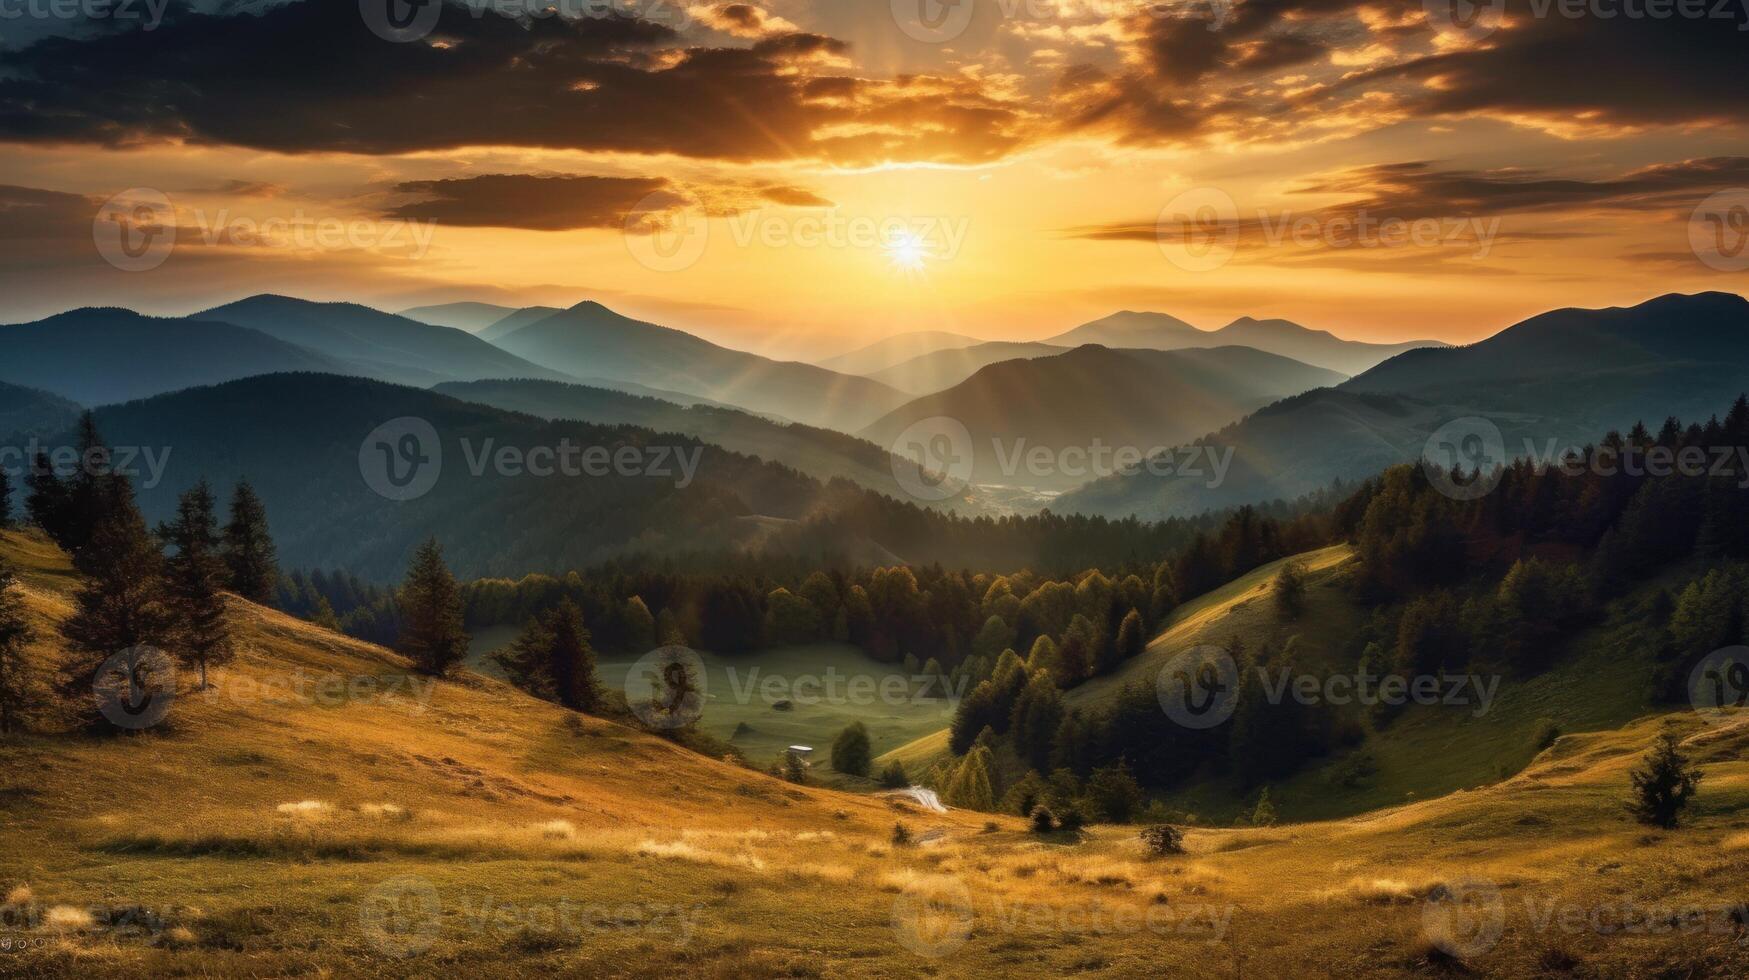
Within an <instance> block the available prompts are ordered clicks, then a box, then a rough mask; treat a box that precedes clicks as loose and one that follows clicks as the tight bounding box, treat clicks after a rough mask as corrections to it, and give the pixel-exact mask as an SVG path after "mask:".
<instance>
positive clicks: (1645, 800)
mask: <svg viewBox="0 0 1749 980" xmlns="http://www.w3.org/2000/svg"><path fill="white" fill-rule="evenodd" d="M1700 777H1701V773H1700V770H1699V769H1691V768H1689V765H1688V759H1687V758H1686V757H1685V756H1683V754H1682V753H1681V752H1680V751H1678V750H1677V745H1676V736H1675V735H1673V734H1671V733H1669V732H1665V733H1664V734H1663V735H1661V736H1659V738H1658V742H1657V744H1656V745H1654V746H1652V751H1650V752H1648V753H1647V754H1646V759H1645V762H1644V763H1643V764H1642V765H1641V766H1640V768H1638V769H1635V770H1634V771H1633V772H1631V773H1629V774H1628V778H1629V780H1631V781H1632V783H1633V787H1634V796H1633V799H1632V800H1630V801H1629V802H1628V805H1627V809H1628V812H1629V813H1631V814H1633V815H1634V819H1636V820H1638V821H1639V822H1641V823H1643V824H1649V825H1651V826H1654V827H1662V828H1664V829H1665V830H1669V829H1671V828H1673V827H1675V826H1676V824H1677V822H1678V821H1679V820H1680V819H1681V817H1682V811H1683V809H1684V808H1685V807H1687V806H1688V800H1689V798H1690V797H1692V796H1694V791H1695V789H1696V788H1697V787H1698V786H1699V785H1700Z"/></svg>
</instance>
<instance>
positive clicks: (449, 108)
mask: <svg viewBox="0 0 1749 980" xmlns="http://www.w3.org/2000/svg"><path fill="white" fill-rule="evenodd" d="M428 40H429V41H430V42H432V43H425V42H411V43H403V44H395V43H390V42H386V41H383V40H381V39H380V38H378V37H377V36H376V35H375V34H373V33H371V31H370V30H369V29H367V27H366V26H365V24H364V23H363V20H362V18H361V17H360V16H359V8H358V5H357V4H356V3H353V2H350V0H303V2H293V3H286V4H281V5H276V6H271V7H267V8H265V9H264V10H262V12H260V13H258V14H252V13H240V14H236V15H233V16H224V15H206V14H199V13H189V12H187V11H180V12H178V13H176V14H174V15H173V16H170V17H168V18H167V19H166V20H165V22H164V23H163V24H162V25H161V26H159V27H158V28H157V29H156V30H153V31H142V30H116V31H110V32H106V33H102V34H98V35H94V36H81V37H78V38H49V39H45V40H42V41H40V42H38V43H36V44H32V45H30V46H29V47H26V48H23V49H22V50H18V51H5V52H0V140H6V141H14V142H76V143H96V144H102V145H128V144H139V143H148V142H157V141H186V142H190V143H216V144H232V145H239V146H247V147H253V148H259V149H265V150H273V151H279V152H288V153H299V152H314V151H340V152H352V153H367V154H390V153H407V152H416V151H422V150H438V149H447V148H454V147H460V146H479V145H506V146H524V147H548V148H563V149H580V150H602V151H625V152H633V153H648V154H660V153H674V154H680V155H684V156H689V157H699V158H713V159H722V160H734V161H751V160H776V159H781V160H791V159H798V158H800V159H819V158H829V159H831V160H832V161H833V162H840V163H858V164H866V163H878V162H882V161H884V160H889V159H892V160H915V159H927V160H936V161H943V162H973V161H979V160H990V159H994V158H997V157H1000V156H1002V155H1004V154H1006V153H1007V152H1009V151H1011V150H1012V149H1014V148H1015V147H1016V146H1017V145H1018V144H1019V142H1020V138H1021V137H1020V135H1019V130H1020V129H1021V126H1020V123H1021V122H1022V121H1023V118H1022V116H1023V114H1022V113H1021V112H1020V110H1019V109H1017V108H1016V107H1014V106H1012V105H1008V104H1005V103H1003V102H1001V101H999V100H997V99H994V98H992V97H989V96H987V95H986V94H985V93H983V92H982V91H980V88H979V84H978V83H977V82H975V81H972V80H969V79H953V80H944V81H943V82H942V83H941V84H939V85H937V86H935V87H934V89H933V91H932V92H931V97H930V98H929V99H927V100H923V99H912V98H911V97H910V95H909V93H908V92H907V91H906V87H905V86H904V85H901V84H898V83H893V82H886V81H881V80H872V79H861V78H848V79H846V78H833V77H830V76H826V77H822V75H823V72H822V71H821V70H820V69H821V68H822V66H823V65H824V64H826V63H827V62H829V61H830V60H832V59H833V58H835V57H837V56H840V55H842V54H843V53H844V51H845V47H844V44H843V42H841V41H837V40H835V39H833V38H828V37H823V36H820V35H815V34H785V35H779V36H772V37H766V38H763V39H762V40H760V41H758V42H756V43H755V44H754V45H753V46H752V47H751V48H700V47H684V46H682V45H681V44H680V39H679V36H678V35H676V34H675V32H674V31H673V30H671V29H670V28H668V27H665V26H662V25H660V24H656V23H651V22H649V21H644V20H639V19H637V18H635V17H630V16H617V15H615V16H605V17H584V18H566V17H557V16H549V17H539V18H524V19H523V20H520V21H519V20H512V19H509V18H506V17H501V16H498V15H496V14H494V13H484V12H481V13H477V15H476V13H475V12H470V11H468V10H466V9H463V8H458V7H445V8H443V15H442V18H441V20H440V22H439V24H438V27H437V30H436V31H435V32H434V33H433V34H432V35H431V37H430V38H429V39H428ZM895 102H898V103H900V104H903V105H905V106H906V107H907V110H906V117H905V120H904V123H905V125H904V126H903V128H901V129H899V130H897V131H894V130H893V129H892V128H891V127H890V125H889V121H890V120H891V119H892V118H893V116H892V114H891V113H890V112H888V111H887V110H889V109H890V107H891V106H892V105H893V104H894V103H895ZM822 130H831V131H833V135H832V136H831V137H830V138H825V139H822V138H817V137H816V133H819V132H821V131H822Z"/></svg>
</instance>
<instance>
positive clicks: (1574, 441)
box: [1061, 293, 1749, 518]
mask: <svg viewBox="0 0 1749 980" xmlns="http://www.w3.org/2000/svg"><path fill="white" fill-rule="evenodd" d="M1745 390H1749V301H1745V300H1744V299H1743V298H1742V297H1740V296H1735V295H1731V294H1726V293H1704V294H1699V295H1695V296H1681V295H1673V296H1664V297H1660V298H1658V299H1654V300H1650V301H1648V302H1646V303H1642V304H1640V305H1638V306H1634V307H1630V308H1613V309H1604V310H1580V309H1570V310H1559V311H1555V312H1552V313H1547V314H1544V315H1542V316H1537V317H1533V318H1531V319H1529V320H1526V321H1524V322H1522V323H1520V324H1517V325H1516V326H1513V327H1511V328H1509V329H1507V330H1505V331H1502V332H1501V333H1499V334H1496V335H1495V336H1493V337H1491V338H1489V339H1487V340H1484V341H1481V342H1479V343H1476V344H1471V345H1469V346H1467V347H1457V348H1449V349H1439V350H1414V351H1409V352H1406V353H1404V354H1401V355H1399V356H1398V357H1396V358H1393V359H1392V360H1390V361H1387V362H1385V363H1384V364H1381V365H1379V366H1378V367H1376V368H1374V369H1372V370H1371V371H1368V372H1367V373H1365V374H1363V375H1361V376H1360V377H1357V378H1354V379H1352V380H1349V381H1347V382H1344V383H1343V384H1341V385H1338V386H1337V387H1336V388H1335V389H1333V390H1330V391H1314V392H1309V393H1307V394H1304V395H1301V396H1298V397H1295V398H1289V399H1286V400H1284V401H1282V402H1280V403H1278V404H1275V405H1271V406H1269V407H1267V408H1265V409H1263V410H1261V411H1258V412H1256V413H1255V414H1253V415H1252V416H1250V417H1248V418H1246V419H1245V420H1243V421H1242V422H1240V423H1238V424H1236V425H1233V426H1229V427H1228V428H1226V429H1223V430H1221V431H1218V432H1214V433H1212V434H1211V435H1209V436H1207V437H1205V438H1204V439H1202V440H1199V441H1200V442H1203V443H1206V444H1209V445H1212V446H1216V447H1218V448H1219V449H1220V450H1221V451H1225V450H1227V449H1231V450H1232V452H1233V460H1234V462H1233V466H1232V470H1231V472H1230V474H1229V475H1228V477H1227V479H1226V481H1225V482H1224V483H1223V484H1222V485H1221V486H1218V487H1208V486H1203V485H1200V484H1197V483H1195V482H1194V481H1184V480H1171V479H1161V478H1158V477H1154V476H1152V475H1150V474H1146V473H1143V474H1138V475H1134V476H1118V477H1112V478H1108V479H1103V480H1100V481H1097V482H1094V483H1091V484H1089V485H1088V486H1086V487H1084V488H1081V489H1079V490H1077V491H1076V492H1074V493H1071V494H1066V495H1065V496H1064V498H1063V499H1062V502H1061V506H1062V507H1063V508H1065V509H1070V510H1075V511H1078V512H1081V513H1089V514H1106V515H1128V514H1135V515H1138V516H1141V517H1144V518H1157V517H1163V516H1169V515H1173V514H1191V513H1200V512H1202V511H1203V510H1206V509H1207V508H1209V507H1216V506H1224V505H1229V504H1235V503H1245V502H1251V501H1258V500H1268V499H1274V498H1277V497H1293V496H1297V495H1299V494H1302V493H1305V492H1307V491H1309V490H1314V489H1317V488H1320V487H1325V486H1328V485H1329V484H1330V483H1331V482H1333V481H1335V480H1338V479H1341V480H1354V479H1359V478H1362V477H1365V476H1368V475H1370V474H1372V473H1374V472H1377V471H1378V470H1379V469H1381V468H1383V467H1384V466H1388V465H1391V464H1395V463H1402V462H1406V461H1409V460H1412V459H1416V458H1419V457H1420V456H1421V453H1422V450H1423V447H1425V446H1426V444H1427V440H1428V439H1429V437H1430V436H1432V435H1433V433H1434V432H1435V431H1436V430H1438V429H1439V428H1440V427H1441V426H1443V425H1445V424H1447V423H1449V422H1452V421H1454V420H1458V419H1465V418H1479V419H1483V420H1486V422H1487V423H1491V424H1492V425H1494V426H1495V427H1497V428H1498V429H1499V430H1500V433H1501V437H1502V442H1503V445H1504V447H1505V449H1506V450H1507V452H1508V454H1509V455H1512V456H1522V455H1525V454H1526V452H1527V447H1529V448H1530V449H1534V451H1535V452H1536V453H1537V454H1538V455H1542V454H1546V453H1547V452H1548V451H1549V449H1550V447H1554V448H1557V449H1558V448H1561V447H1566V446H1578V445H1584V444H1586V443H1588V442H1591V441H1594V440H1595V439H1596V438H1597V436H1598V433H1600V432H1603V431H1607V430H1610V429H1618V430H1622V431H1625V430H1626V429H1627V428H1628V427H1630V426H1632V425H1633V424H1634V423H1635V422H1640V421H1643V422H1645V423H1646V424H1647V425H1648V426H1652V427H1654V428H1656V426H1657V425H1658V423H1660V422H1661V421H1662V420H1663V419H1664V418H1666V417H1668V416H1670V415H1677V416H1678V417H1680V418H1682V419H1683V420H1684V421H1685V422H1688V421H1695V420H1699V419H1704V418H1706V417H1707V416H1708V415H1710V414H1711V413H1713V412H1715V411H1717V410H1718V406H1720V405H1728V404H1730V402H1731V400H1732V399H1734V398H1735V397H1736V396H1737V395H1738V394H1740V393H1742V392H1744V391H1745Z"/></svg>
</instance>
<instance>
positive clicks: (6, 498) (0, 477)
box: [0, 466, 12, 531]
mask: <svg viewBox="0 0 1749 980" xmlns="http://www.w3.org/2000/svg"><path fill="white" fill-rule="evenodd" d="M11 527H12V475H11V474H10V473H7V472H6V468H5V467H4V466H0V531H4V530H8V529H10V528H11Z"/></svg>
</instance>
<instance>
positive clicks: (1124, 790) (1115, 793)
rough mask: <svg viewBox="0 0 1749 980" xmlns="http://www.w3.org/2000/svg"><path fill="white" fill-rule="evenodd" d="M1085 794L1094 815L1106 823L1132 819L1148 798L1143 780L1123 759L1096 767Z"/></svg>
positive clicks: (1124, 821)
mask: <svg viewBox="0 0 1749 980" xmlns="http://www.w3.org/2000/svg"><path fill="white" fill-rule="evenodd" d="M1084 798H1085V799H1086V801H1087V806H1088V808H1089V809H1090V810H1091V811H1092V815H1093V816H1095V817H1096V818H1098V819H1099V820H1102V821H1104V822H1105V823H1129V822H1130V821H1131V820H1132V819H1134V818H1135V816H1136V814H1138V813H1140V812H1141V810H1142V806H1143V804H1144V803H1146V802H1147V797H1145V796H1144V795H1143V794H1142V786H1141V784H1140V783H1138V782H1136V777H1135V776H1133V775H1131V774H1130V767H1129V766H1128V765H1126V764H1125V763H1124V761H1123V760H1122V759H1119V760H1118V761H1117V762H1116V763H1115V764H1113V765H1109V766H1103V767H1101V768H1099V769H1095V770H1093V775H1091V776H1089V777H1088V778H1087V790H1086V793H1085V795H1084Z"/></svg>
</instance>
